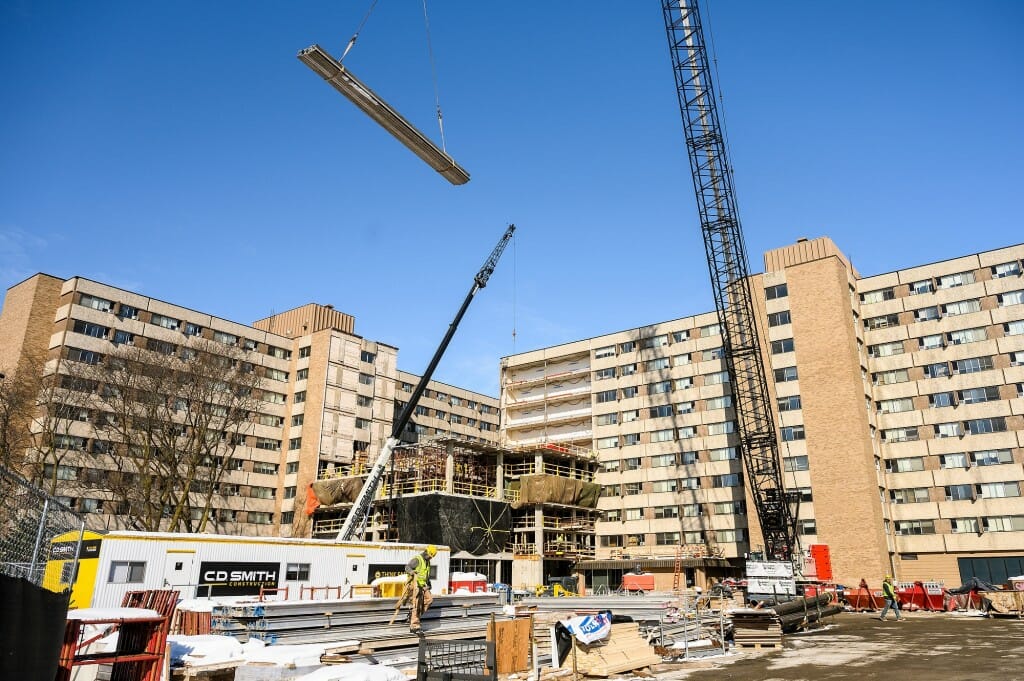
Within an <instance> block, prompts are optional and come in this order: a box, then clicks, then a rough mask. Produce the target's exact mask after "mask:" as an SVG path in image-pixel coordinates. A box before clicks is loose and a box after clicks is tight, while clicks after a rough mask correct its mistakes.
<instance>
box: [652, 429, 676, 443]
mask: <svg viewBox="0 0 1024 681" xmlns="http://www.w3.org/2000/svg"><path fill="white" fill-rule="evenodd" d="M674 439H675V428H666V429H664V430H655V431H652V432H651V442H671V441H672V440H674Z"/></svg>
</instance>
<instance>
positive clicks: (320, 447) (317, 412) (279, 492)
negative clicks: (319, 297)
mask: <svg viewBox="0 0 1024 681" xmlns="http://www.w3.org/2000/svg"><path fill="white" fill-rule="evenodd" d="M203 343H205V344H207V346H206V347H204V349H207V348H213V349H216V348H223V351H224V353H225V357H227V358H228V359H229V360H230V362H231V363H232V365H233V366H243V367H246V368H247V370H248V371H250V372H251V373H252V374H253V375H254V376H256V377H257V380H256V382H255V383H253V386H254V387H255V392H256V395H255V398H256V400H255V402H254V404H257V405H258V408H257V409H256V410H255V411H254V413H252V414H251V422H249V423H247V424H245V425H244V427H243V428H242V429H241V430H240V432H239V438H238V441H237V445H236V446H234V447H233V448H232V449H231V458H232V463H231V465H230V470H228V471H227V472H226V473H225V474H224V476H223V478H222V479H221V480H220V481H219V483H218V485H217V488H216V490H214V497H213V498H214V501H213V514H212V516H211V524H210V525H209V526H208V528H207V529H208V531H217V532H225V533H244V534H252V535H277V534H283V535H285V536H287V535H292V534H294V535H297V536H308V535H309V534H310V531H311V527H310V523H309V522H308V519H307V517H306V516H305V514H304V513H302V508H301V505H302V502H303V501H304V499H305V490H306V488H307V487H308V485H309V483H310V482H312V481H313V480H315V479H317V478H320V477H326V476H330V475H335V474H337V473H338V472H339V471H343V470H350V469H351V467H352V466H353V465H361V464H362V463H365V461H366V459H367V458H368V457H371V458H372V457H373V456H375V455H376V452H377V451H378V450H379V449H380V447H381V445H382V444H383V442H384V439H385V438H386V437H387V436H389V435H390V433H391V424H392V418H393V414H394V408H395V404H396V399H398V400H400V399H401V398H400V395H401V394H402V391H403V390H404V387H405V385H406V384H407V381H409V380H410V379H415V378H416V377H413V376H411V375H409V374H405V373H400V372H399V371H398V369H397V367H396V363H397V348H396V347H394V346H392V345H388V344H385V343H379V342H374V341H371V340H368V339H365V338H362V337H360V336H358V335H356V334H355V333H354V319H353V317H352V316H350V315H347V314H344V313H342V312H339V311H337V310H335V309H333V307H332V306H329V305H326V306H325V305H317V304H309V305H304V306H302V307H298V308H295V309H293V310H289V311H287V312H282V313H280V314H275V315H272V316H270V317H267V318H266V319H262V320H259V321H257V322H256V323H255V324H253V325H252V326H246V325H243V324H238V323H235V322H231V321H228V320H225V319H220V318H218V317H215V316H212V315H210V314H208V313H203V312H198V311H195V310H190V309H187V308H184V307H181V306H177V305H173V304H170V303H166V302H163V301H160V300H156V299H153V298H148V297H145V296H142V295H139V294H137V293H133V292H130V291H125V290H123V289H119V288H116V287H112V286H108V285H105V284H101V283H98V282H94V281H90V280H88V279H83V278H81V277H75V278H72V279H68V280H63V279H60V278H57V277H53V276H49V275H45V274H37V275H35V276H33V277H30V278H29V279H27V280H25V281H24V282H21V283H20V284H17V285H15V286H13V287H11V288H10V289H9V290H8V292H7V296H6V298H5V300H4V306H3V311H2V313H0V371H3V370H4V368H6V369H7V370H11V369H12V368H15V367H18V366H19V365H24V364H25V362H26V360H27V358H29V357H31V356H33V355H35V356H39V357H42V358H43V359H44V360H45V361H46V363H47V367H48V371H51V372H53V371H56V372H58V373H61V372H66V373H74V371H73V368H74V367H75V366H79V365H87V364H90V363H98V362H102V361H103V360H104V358H105V357H113V356H117V355H118V353H121V352H123V351H124V349H125V348H128V347H132V348H145V349H146V350H147V351H148V352H152V353H156V354H153V355H152V357H153V358H154V360H156V358H158V357H160V356H169V357H179V356H180V357H181V358H185V357H187V356H191V354H193V352H194V349H195V348H196V347H197V346H201V344H203ZM140 356H142V357H146V356H147V355H145V354H142V355H140ZM72 385H73V387H80V388H82V389H83V390H84V391H85V392H86V393H89V392H93V394H94V395H95V394H96V391H99V390H103V386H101V385H96V384H94V383H93V382H91V381H84V382H83V381H78V382H74V381H73V382H72ZM429 394H430V398H428V400H429V401H430V402H429V403H430V404H434V403H437V404H438V405H439V404H440V403H441V402H440V401H439V400H440V397H439V396H440V395H446V397H445V400H444V401H445V404H446V405H448V406H447V410H449V411H451V412H452V413H453V414H456V415H458V417H459V419H458V420H456V421H454V422H453V421H452V419H451V417H450V416H449V417H448V418H447V419H445V420H444V423H445V424H446V425H448V427H450V428H451V429H453V430H456V431H457V432H458V433H459V435H460V436H463V437H466V438H472V437H476V438H480V439H483V440H491V441H493V440H494V439H495V438H496V436H497V401H496V400H495V399H494V398H489V397H487V396H484V395H478V394H475V393H472V392H469V391H465V390H461V389H458V388H454V387H450V386H444V385H443V384H440V383H437V384H435V383H431V384H430V386H429ZM169 397H170V396H169ZM90 401H91V402H92V403H93V404H90ZM78 402H80V403H81V405H82V407H81V408H77V407H76V408H75V409H74V410H71V411H72V412H73V414H72V418H69V419H68V421H69V423H68V426H67V432H66V433H63V434H62V435H61V437H60V443H59V444H60V445H61V446H62V447H63V446H64V445H66V446H67V448H70V450H71V451H70V452H66V453H65V452H62V453H61V459H60V464H59V466H60V470H59V471H58V470H54V471H49V470H48V472H50V473H53V474H54V477H56V478H58V479H59V480H60V484H61V486H62V488H63V491H61V492H59V493H61V494H63V495H64V496H65V499H64V500H65V501H66V502H67V503H68V504H69V505H71V506H72V507H73V508H76V509H79V510H82V511H86V512H88V513H89V517H90V524H91V525H92V526H93V527H95V528H97V529H103V528H107V527H111V528H113V527H118V526H120V523H121V520H122V518H120V514H119V512H118V505H119V504H118V500H117V499H116V498H114V496H113V495H112V494H111V493H110V492H109V490H107V491H106V492H105V491H104V488H105V485H104V476H105V475H108V474H109V471H110V470H114V469H116V466H113V465H109V464H111V462H112V458H111V457H114V456H116V453H115V452H113V451H107V450H108V449H110V446H111V445H110V443H108V442H106V441H105V440H103V439H102V438H100V437H99V436H98V434H97V427H96V423H97V422H98V419H102V415H101V414H98V413H95V412H97V405H96V404H95V402H96V400H94V399H92V400H91V398H90V397H89V395H85V396H83V397H81V398H80V399H79V400H78V401H76V404H78ZM435 406H436V405H435ZM79 415H81V416H82V418H81V419H79V418H78V416H79ZM172 418H173V417H172ZM463 418H464V419H465V421H464V422H462V423H460V422H459V421H461V420H462V419H463ZM471 419H472V422H471ZM440 422H441V421H440V420H439V421H438V424H439V423H440ZM431 427H437V424H432V425H431ZM65 454H67V455H66V456H65ZM297 500H298V501H297Z"/></svg>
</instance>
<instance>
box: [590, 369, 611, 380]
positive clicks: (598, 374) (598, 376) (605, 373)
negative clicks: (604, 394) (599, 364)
mask: <svg viewBox="0 0 1024 681" xmlns="http://www.w3.org/2000/svg"><path fill="white" fill-rule="evenodd" d="M606 378H615V367H608V368H607V369H598V370H597V371H595V372H594V380H595V381H603V380H604V379H606Z"/></svg>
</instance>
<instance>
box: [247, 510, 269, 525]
mask: <svg viewBox="0 0 1024 681" xmlns="http://www.w3.org/2000/svg"><path fill="white" fill-rule="evenodd" d="M248 520H249V522H250V523H252V524H253V525H270V524H271V523H273V522H274V516H273V514H272V513H267V512H264V511H249V518H248Z"/></svg>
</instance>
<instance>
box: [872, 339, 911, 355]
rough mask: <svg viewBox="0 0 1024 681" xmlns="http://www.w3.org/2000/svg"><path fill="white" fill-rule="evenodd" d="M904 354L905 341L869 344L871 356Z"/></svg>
mask: <svg viewBox="0 0 1024 681" xmlns="http://www.w3.org/2000/svg"><path fill="white" fill-rule="evenodd" d="M902 354H903V341H892V342H891V343H879V344H878V345H869V346H868V356H869V357H891V356H892V355H902Z"/></svg>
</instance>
